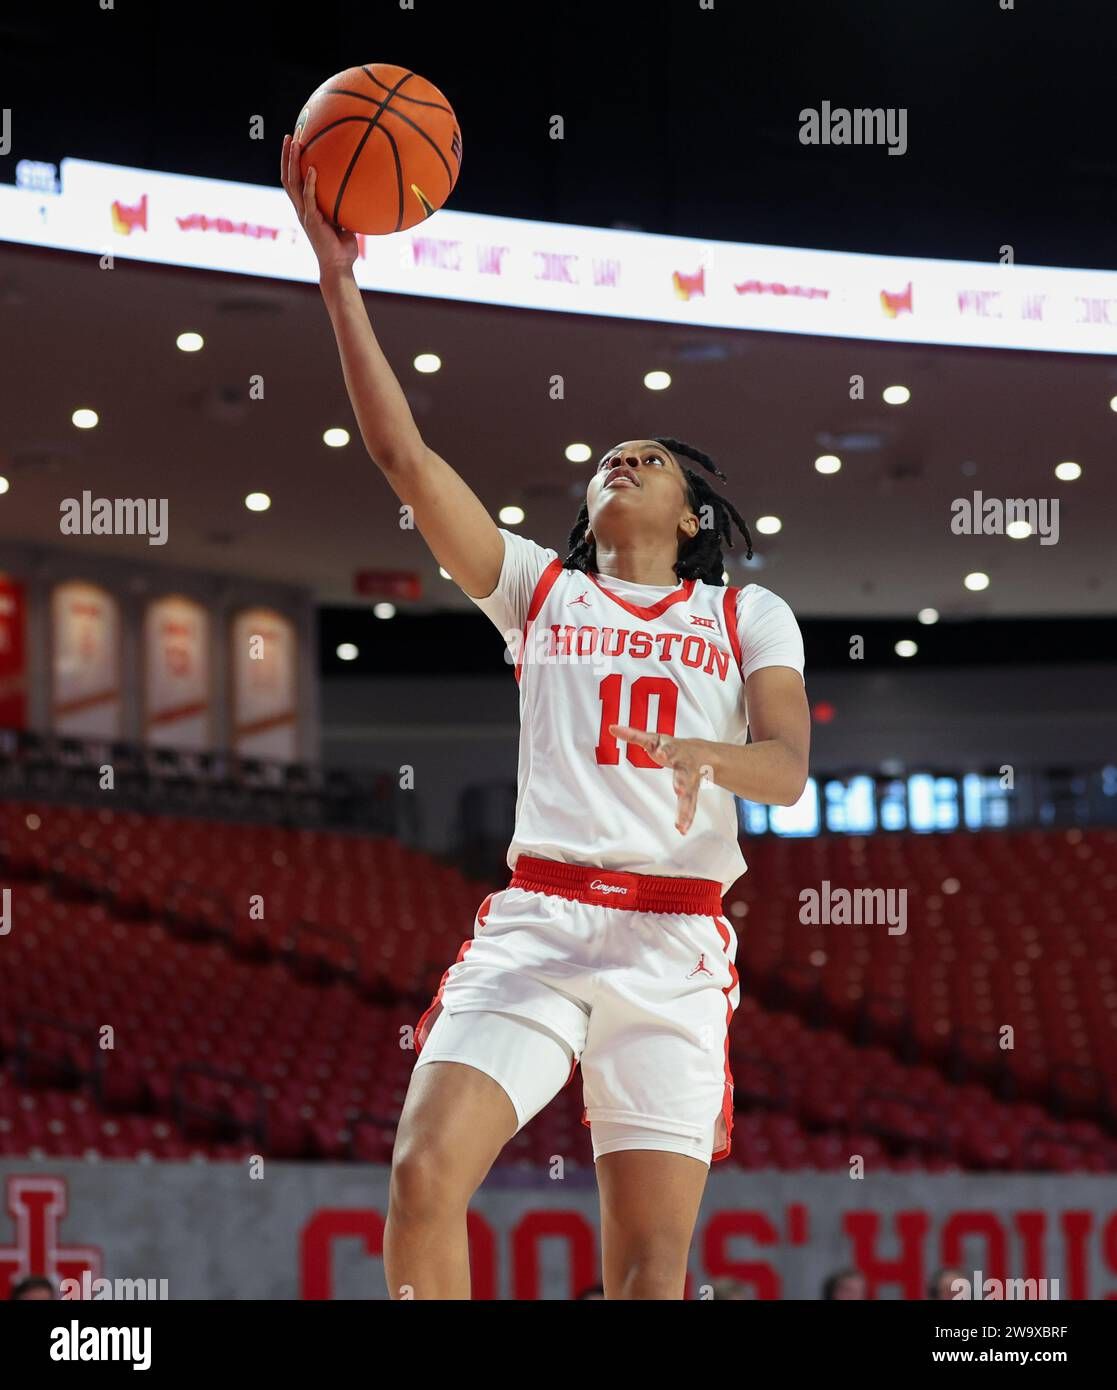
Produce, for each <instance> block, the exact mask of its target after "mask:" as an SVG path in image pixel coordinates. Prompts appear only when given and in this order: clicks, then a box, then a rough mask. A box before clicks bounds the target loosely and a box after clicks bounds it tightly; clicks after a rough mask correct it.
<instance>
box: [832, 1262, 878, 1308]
mask: <svg viewBox="0 0 1117 1390" xmlns="http://www.w3.org/2000/svg"><path fill="white" fill-rule="evenodd" d="M822 1296H823V1298H826V1299H833V1300H835V1301H840V1302H843V1303H845V1302H848V1301H849V1300H851V1299H867V1298H868V1297H869V1285H868V1283H867V1281H866V1279H865V1276H864V1275H863V1274H862V1273H861V1271H860V1270H859V1269H840V1270H838V1272H837V1274H831V1275H830V1277H829V1278H828V1279H827V1280H826V1282H825V1284H823V1286H822Z"/></svg>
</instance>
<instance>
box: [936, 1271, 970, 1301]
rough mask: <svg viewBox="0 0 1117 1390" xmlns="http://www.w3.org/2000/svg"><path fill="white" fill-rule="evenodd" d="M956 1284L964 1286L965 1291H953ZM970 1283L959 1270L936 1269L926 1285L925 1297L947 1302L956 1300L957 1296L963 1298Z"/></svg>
mask: <svg viewBox="0 0 1117 1390" xmlns="http://www.w3.org/2000/svg"><path fill="white" fill-rule="evenodd" d="M956 1283H962V1284H965V1286H966V1288H965V1289H955V1288H954V1285H955V1284H956ZM969 1286H970V1281H969V1280H968V1279H967V1278H966V1276H965V1275H964V1274H963V1273H962V1271H961V1270H960V1269H936V1270H935V1272H934V1274H932V1275H931V1282H930V1283H929V1284H928V1285H927V1297H928V1298H933V1299H938V1300H940V1301H948V1300H950V1299H954V1298H957V1297H958V1295H959V1294H962V1295H963V1296H965V1294H966V1290H968V1289H969Z"/></svg>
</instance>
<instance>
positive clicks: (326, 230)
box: [280, 135, 357, 273]
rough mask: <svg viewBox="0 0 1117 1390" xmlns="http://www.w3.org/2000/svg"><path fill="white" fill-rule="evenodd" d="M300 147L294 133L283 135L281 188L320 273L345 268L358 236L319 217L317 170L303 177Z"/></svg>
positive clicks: (350, 263)
mask: <svg viewBox="0 0 1117 1390" xmlns="http://www.w3.org/2000/svg"><path fill="white" fill-rule="evenodd" d="M301 148H302V147H301V146H300V145H299V142H298V141H297V140H296V139H295V138H294V136H292V135H285V136H284V137H283V154H282V156H281V158H280V174H281V175H282V178H283V187H284V188H285V189H286V190H287V196H288V198H290V199H291V202H292V203H294V205H295V211H296V212H297V213H298V215H299V221H300V222H301V223H302V228H303V231H304V232H306V234H307V237H308V238H309V240H310V244H311V246H312V247H313V249H314V254H315V255H316V256H317V257H318V268H319V270H321V271H322V272H323V273H324V272H325V271H327V270H348V269H349V268H350V266H352V264H353V262H354V261H355V260H356V259H357V238H356V237H355V236H354V235H353V233H352V232H344V231H338V230H337V228H336V227H333V226H331V225H330V223H329V222H327V221H326V219H325V218H324V217H323V216H322V213H321V210H320V209H319V207H318V201H317V199H316V198H315V196H314V184H315V179H316V171H315V170H314V169H313V168H312V169H311V170H310V172H309V173H308V174H307V176H306V178H305V179H304V178H303V176H302V171H301V169H300V168H299V155H300V152H301Z"/></svg>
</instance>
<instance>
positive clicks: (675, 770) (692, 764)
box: [609, 724, 711, 835]
mask: <svg viewBox="0 0 1117 1390" xmlns="http://www.w3.org/2000/svg"><path fill="white" fill-rule="evenodd" d="M609 732H610V733H611V734H612V735H613V737H614V738H620V739H623V740H624V741H625V743H635V744H636V745H637V747H639V748H643V749H644V751H645V752H646V753H647V754H648V756H649V757H650V758H651V759H652V761H653V762H656V763H659V765H660V767H669V768H670V769H671V773H672V783H673V785H674V788H675V795H676V796H677V797H678V798H679V801H678V806H677V808H676V812H675V829H676V830H677V831H678V832H679V834H680V835H685V834H686V833H687V831H688V830H689V829H690V827H691V825H692V824H693V822H694V813H695V811H696V810H697V809H698V789H699V787H701V785H702V783H703V781H709V780H710V775H711V768H710V765H709V763H708V762H707V761H706V757H705V746H704V743H703V740H702V739H700V738H668V737H667V735H666V734H649V733H648V732H647V730H646V729H632V728H629V726H628V725H627V724H610V725H609Z"/></svg>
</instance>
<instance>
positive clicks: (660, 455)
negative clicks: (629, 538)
mask: <svg viewBox="0 0 1117 1390" xmlns="http://www.w3.org/2000/svg"><path fill="white" fill-rule="evenodd" d="M586 505H587V507H588V509H589V519H590V530H591V531H592V532H593V533H594V535H595V536H597V537H598V538H599V539H601V538H603V537H605V536H608V537H610V539H613V538H617V539H620V538H623V537H624V536H625V535H628V534H631V533H632V532H633V531H637V530H638V531H639V532H640V533H641V534H647V533H648V532H657V531H658V532H662V533H663V534H665V535H670V534H675V535H678V536H679V537H680V539H681V538H683V537H686V536H691V535H693V534H694V532H695V531H696V530H697V529H698V518H697V517H696V516H695V515H694V513H693V512H692V511H691V509H690V504H689V503H688V502H687V488H686V479H685V478H684V476H683V470H682V468H681V467H680V466H679V463H678V460H677V459H676V458H675V456H674V454H672V453H671V452H670V450H668V449H665V448H664V447H663V445H662V444H657V443H656V442H655V440H654V439H635V440H629V441H628V442H627V443H625V444H618V445H616V446H615V447H614V448H612V449H610V450H609V451H608V453H606V454H604V455H603V456H602V458H601V460H600V462H599V463H598V465H597V471H596V472H595V473H594V475H593V477H592V478H591V479H590V484H589V487H588V488H587V490H586Z"/></svg>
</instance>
